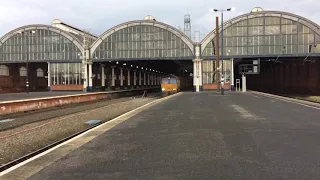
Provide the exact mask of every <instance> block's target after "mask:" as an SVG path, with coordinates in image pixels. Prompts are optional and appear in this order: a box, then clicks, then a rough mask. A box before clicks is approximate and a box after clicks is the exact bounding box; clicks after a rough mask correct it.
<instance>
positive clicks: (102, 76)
mask: <svg viewBox="0 0 320 180" xmlns="http://www.w3.org/2000/svg"><path fill="white" fill-rule="evenodd" d="M104 67H105V65H104V64H101V86H102V88H103V89H104V88H105V86H106V74H105V73H104Z"/></svg>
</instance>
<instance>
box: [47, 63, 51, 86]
mask: <svg viewBox="0 0 320 180" xmlns="http://www.w3.org/2000/svg"><path fill="white" fill-rule="evenodd" d="M48 91H51V64H50V62H48Z"/></svg>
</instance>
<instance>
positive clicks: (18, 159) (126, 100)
mask: <svg viewBox="0 0 320 180" xmlns="http://www.w3.org/2000/svg"><path fill="white" fill-rule="evenodd" d="M161 97H162V94H161V93H152V94H149V95H148V96H147V97H146V99H154V98H161ZM134 98H135V99H142V97H141V96H135V97H131V98H123V101H121V102H113V103H109V104H108V105H106V106H105V107H107V106H110V105H114V104H117V103H126V102H129V101H132V100H133V99H134ZM121 99H122V98H121ZM110 101H111V100H110ZM96 103H98V104H99V105H101V103H100V102H96ZM94 108H96V107H92V109H94ZM100 108H103V107H100ZM59 110H60V109H59ZM59 110H58V111H59ZM79 112H81V111H74V112H73V113H70V114H69V115H71V114H76V113H79ZM41 113H42V112H41ZM32 114H34V113H32ZM119 115H121V114H119ZM61 116H66V115H65V114H63V115H60V116H59V115H56V117H61ZM50 119H52V118H50ZM46 120H48V118H42V119H41V120H38V121H33V122H27V123H24V124H20V125H18V126H15V127H11V128H9V130H12V129H19V128H20V127H21V126H24V125H28V124H33V123H38V122H43V121H46ZM105 122H108V120H107V121H102V122H101V123H97V124H94V125H90V127H88V128H85V129H83V130H81V131H78V132H76V133H72V134H71V135H68V136H67V137H64V138H62V139H59V140H56V141H54V142H52V143H50V144H48V145H46V146H44V147H41V148H39V149H37V150H34V151H32V152H31V153H28V154H26V155H23V156H22V157H21V156H20V157H19V158H16V159H14V160H12V161H10V162H8V163H5V164H2V165H1V167H0V172H2V171H4V170H6V169H9V168H10V167H12V166H14V165H16V164H19V163H21V162H23V161H25V160H27V159H29V158H31V157H34V156H36V155H38V154H40V153H42V152H44V151H46V150H48V149H50V148H52V147H54V146H56V145H58V144H61V143H63V142H65V141H67V140H69V139H71V138H73V137H75V136H77V135H79V134H81V133H83V132H86V131H88V130H90V129H92V128H94V127H96V126H98V125H100V124H102V123H105ZM48 126H50V124H48ZM4 129H5V128H2V130H1V131H6V130H8V128H7V129H5V130H4ZM1 131H0V132H1ZM8 138H10V137H9V136H8ZM0 140H1V139H0Z"/></svg>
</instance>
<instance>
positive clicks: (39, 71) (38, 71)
mask: <svg viewBox="0 0 320 180" xmlns="http://www.w3.org/2000/svg"><path fill="white" fill-rule="evenodd" d="M37 77H44V73H43V70H42V69H41V68H38V69H37Z"/></svg>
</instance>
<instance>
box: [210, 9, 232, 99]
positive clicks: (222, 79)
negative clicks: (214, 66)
mask: <svg viewBox="0 0 320 180" xmlns="http://www.w3.org/2000/svg"><path fill="white" fill-rule="evenodd" d="M231 10H232V8H228V9H220V10H218V9H213V11H214V12H218V11H220V12H221V58H222V67H221V68H222V73H221V74H222V76H221V95H224V78H225V77H224V63H223V30H224V29H223V12H224V11H231Z"/></svg>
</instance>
